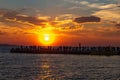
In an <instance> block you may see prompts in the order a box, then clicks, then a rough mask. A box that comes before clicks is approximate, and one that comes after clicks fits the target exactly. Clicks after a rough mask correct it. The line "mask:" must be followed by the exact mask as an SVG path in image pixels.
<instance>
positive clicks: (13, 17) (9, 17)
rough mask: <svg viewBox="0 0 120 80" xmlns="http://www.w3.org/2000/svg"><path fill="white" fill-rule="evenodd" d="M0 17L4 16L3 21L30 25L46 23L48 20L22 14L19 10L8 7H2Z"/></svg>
mask: <svg viewBox="0 0 120 80" xmlns="http://www.w3.org/2000/svg"><path fill="white" fill-rule="evenodd" d="M0 18H2V19H0V21H1V22H19V23H25V24H30V25H44V23H45V22H47V21H46V20H44V19H40V18H37V17H34V16H29V15H24V14H21V13H20V12H19V11H17V10H7V9H0Z"/></svg>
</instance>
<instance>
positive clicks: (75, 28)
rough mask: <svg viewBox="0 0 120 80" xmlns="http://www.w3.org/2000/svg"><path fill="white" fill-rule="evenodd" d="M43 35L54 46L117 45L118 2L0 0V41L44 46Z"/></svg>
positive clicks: (119, 27)
mask: <svg viewBox="0 0 120 80" xmlns="http://www.w3.org/2000/svg"><path fill="white" fill-rule="evenodd" d="M42 35H43V37H42ZM43 38H45V40H46V41H47V40H48V39H49V38H50V39H51V40H50V41H51V43H52V44H50V45H55V46H56V45H78V44H79V43H81V44H82V45H88V46H94V45H114V46H118V45H120V1H119V0H0V44H16V45H46V44H47V43H46V42H45V41H44V39H43ZM53 39H54V40H53ZM42 40H43V41H42ZM44 43H46V44H44Z"/></svg>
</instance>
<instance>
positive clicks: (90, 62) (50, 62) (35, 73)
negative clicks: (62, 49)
mask: <svg viewBox="0 0 120 80" xmlns="http://www.w3.org/2000/svg"><path fill="white" fill-rule="evenodd" d="M0 80H120V56H110V57H106V56H85V55H62V54H12V53H0Z"/></svg>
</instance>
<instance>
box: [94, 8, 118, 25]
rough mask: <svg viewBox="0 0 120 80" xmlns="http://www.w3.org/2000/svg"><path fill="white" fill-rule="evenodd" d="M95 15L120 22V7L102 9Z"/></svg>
mask: <svg viewBox="0 0 120 80" xmlns="http://www.w3.org/2000/svg"><path fill="white" fill-rule="evenodd" d="M93 15H94V16H98V17H100V18H102V19H103V20H107V21H112V22H116V23H120V9H119V8H116V9H109V10H100V11H97V12H95V13H93Z"/></svg>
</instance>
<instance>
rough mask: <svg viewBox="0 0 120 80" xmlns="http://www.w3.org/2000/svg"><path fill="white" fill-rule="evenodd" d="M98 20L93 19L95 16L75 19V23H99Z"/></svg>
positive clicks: (96, 18)
mask: <svg viewBox="0 0 120 80" xmlns="http://www.w3.org/2000/svg"><path fill="white" fill-rule="evenodd" d="M100 20H101V19H100V18H99V17H95V16H90V17H78V18H75V20H74V21H75V22H77V23H86V22H100Z"/></svg>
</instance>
